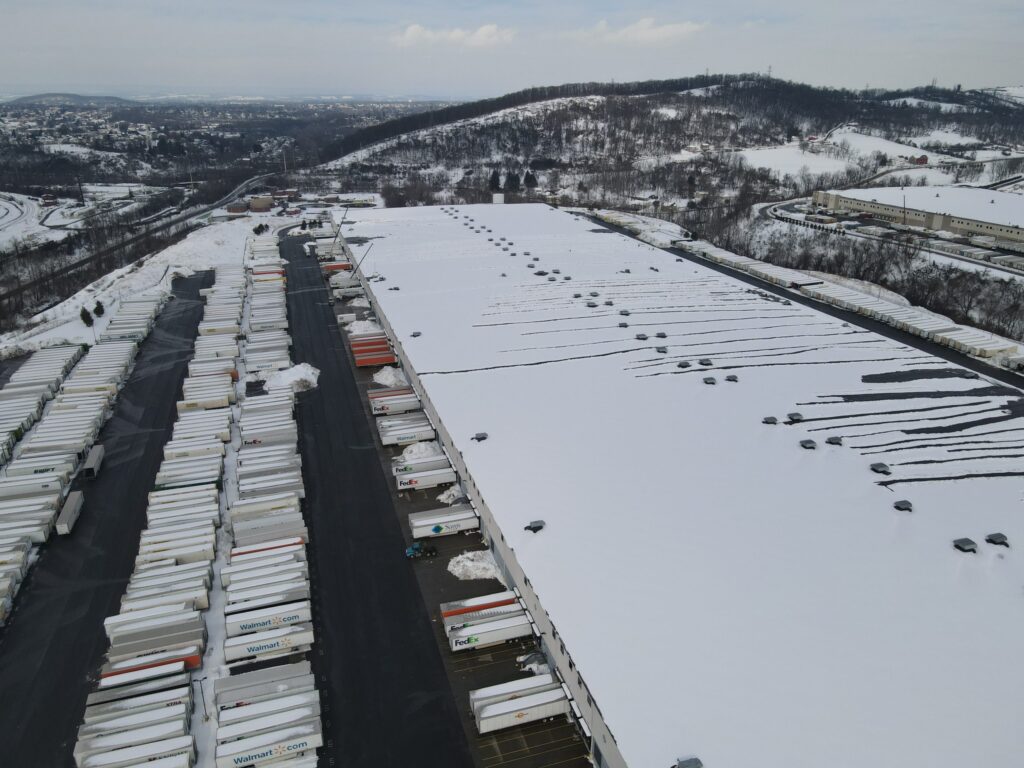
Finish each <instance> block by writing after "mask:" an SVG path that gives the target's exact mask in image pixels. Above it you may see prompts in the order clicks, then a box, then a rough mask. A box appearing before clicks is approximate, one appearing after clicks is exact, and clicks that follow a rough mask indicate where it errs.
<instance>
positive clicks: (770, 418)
mask: <svg viewBox="0 0 1024 768" xmlns="http://www.w3.org/2000/svg"><path fill="white" fill-rule="evenodd" d="M761 423H762V424H778V423H779V420H778V419H776V418H775V417H774V416H765V417H764V418H763V419H761Z"/></svg>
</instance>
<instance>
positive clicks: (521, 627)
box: [440, 590, 579, 735]
mask: <svg viewBox="0 0 1024 768" xmlns="http://www.w3.org/2000/svg"><path fill="white" fill-rule="evenodd" d="M440 614H441V621H442V623H443V626H444V632H445V635H446V636H447V638H448V645H449V648H450V649H451V650H452V651H453V652H461V651H471V650H477V649H480V648H488V647H491V646H494V645H499V644H502V643H507V642H510V641H514V640H520V639H522V638H527V637H531V636H539V631H538V629H537V626H536V625H535V624H534V622H533V617H532V616H530V612H529V611H528V610H527V609H526V606H525V604H524V603H523V601H522V599H521V598H520V597H519V595H518V593H517V592H515V591H511V590H510V591H505V592H498V593H495V594H491V595H483V596H481V597H473V598H469V599H467V600H456V601H454V602H449V603H442V604H441V606H440ZM469 706H470V709H471V710H472V712H473V720H474V722H475V723H476V727H477V730H478V731H479V733H480V734H481V735H483V734H487V733H493V732H494V731H499V730H502V729H505V728H511V727H513V726H517V725H524V724H526V723H531V722H536V721H538V720H547V719H549V718H552V717H558V716H563V715H568V714H569V713H570V712H571V711H572V697H571V696H570V694H569V690H568V688H566V686H565V685H564V683H562V682H561V680H559V679H558V678H557V677H556V676H555V675H553V674H547V673H546V674H539V675H532V676H530V677H526V678H520V679H517V680H513V681H510V682H507V683H501V684H499V685H492V686H488V687H486V688H480V689H477V690H475V691H470V694H469ZM578 714H579V713H578V712H577V715H578Z"/></svg>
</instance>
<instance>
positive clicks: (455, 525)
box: [409, 504, 480, 539]
mask: <svg viewBox="0 0 1024 768" xmlns="http://www.w3.org/2000/svg"><path fill="white" fill-rule="evenodd" d="M409 529H410V530H411V532H412V537H413V538H414V539H426V538H430V537H433V536H451V535H453V534H456V533H464V532H466V531H476V530H479V529H480V518H479V517H478V516H477V514H476V511H474V509H473V508H472V507H471V506H469V505H468V504H458V505H456V506H454V507H449V508H443V509H432V510H429V511H427V512H413V513H412V514H410V515H409Z"/></svg>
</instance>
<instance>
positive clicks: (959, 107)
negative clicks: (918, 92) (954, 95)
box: [885, 96, 971, 112]
mask: <svg viewBox="0 0 1024 768" xmlns="http://www.w3.org/2000/svg"><path fill="white" fill-rule="evenodd" d="M885 103H886V104H892V105H893V106H897V107H900V106H908V107H922V108H926V109H938V110H939V111H940V112H969V111H971V109H970V108H969V107H965V106H964V105H963V104H952V103H950V102H948V101H930V100H929V99H918V98H916V97H914V96H907V97H905V98H900V99H889V100H888V101H886V102H885Z"/></svg>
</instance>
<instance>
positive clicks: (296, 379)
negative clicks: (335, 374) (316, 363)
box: [264, 363, 320, 392]
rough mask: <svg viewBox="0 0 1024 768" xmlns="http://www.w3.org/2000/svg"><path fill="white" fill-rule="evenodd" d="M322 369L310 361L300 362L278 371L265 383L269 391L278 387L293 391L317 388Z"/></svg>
mask: <svg viewBox="0 0 1024 768" xmlns="http://www.w3.org/2000/svg"><path fill="white" fill-rule="evenodd" d="M319 378H320V370H319V369H318V368H314V367H313V366H312V365H310V364H309V363H299V364H298V365H293V366H292V367H291V368H288V369H286V370H284V371H278V372H277V373H274V374H272V375H271V376H270V378H268V379H267V383H266V384H265V385H264V386H265V388H266V390H267V391H268V392H273V391H274V390H277V389H290V390H291V391H292V392H305V391H306V390H309V389H315V388H316V382H317V379H319Z"/></svg>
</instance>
